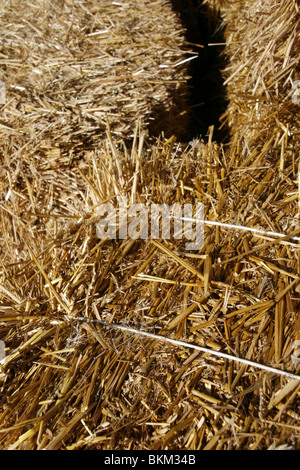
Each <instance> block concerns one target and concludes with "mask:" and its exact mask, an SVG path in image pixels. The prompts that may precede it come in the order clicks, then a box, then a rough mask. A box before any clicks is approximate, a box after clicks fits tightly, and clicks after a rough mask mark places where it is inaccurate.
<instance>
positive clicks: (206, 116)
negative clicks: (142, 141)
mask: <svg viewBox="0 0 300 470" xmlns="http://www.w3.org/2000/svg"><path fill="white" fill-rule="evenodd" d="M170 2H171V4H172V7H173V9H174V11H175V12H176V13H177V14H178V15H179V17H180V20H181V23H182V26H183V27H184V29H185V31H186V34H185V38H186V42H187V47H188V49H189V50H191V49H192V51H193V52H195V55H198V58H197V59H194V60H192V61H191V62H190V65H189V71H188V73H189V76H190V77H191V78H190V79H189V80H188V83H187V84H185V85H184V86H182V89H179V90H177V91H176V96H172V98H173V103H174V105H173V107H172V108H171V109H166V108H165V107H164V106H163V104H160V103H153V105H152V115H151V121H150V126H149V132H150V135H151V136H153V137H156V136H158V134H159V133H161V132H162V131H163V132H164V134H165V136H166V137H169V136H170V135H171V134H175V135H176V137H177V138H178V139H179V140H181V141H184V142H189V141H191V140H192V139H194V138H199V137H202V138H204V139H205V138H206V136H207V132H208V128H209V127H210V126H212V125H213V126H214V128H215V130H214V140H216V141H217V142H219V143H227V142H228V140H229V130H228V128H227V127H226V125H223V126H222V127H221V116H222V114H223V113H224V112H225V111H226V108H227V105H228V99H227V91H226V87H225V86H224V84H223V82H224V79H223V76H222V70H224V69H225V66H226V60H227V59H226V55H225V38H224V23H223V21H222V18H221V15H220V12H219V11H217V10H215V9H212V8H211V7H209V6H208V5H204V4H203V2H202V1H199V0H170ZM186 86H187V87H188V102H187V103H185V105H183V102H184V100H183V99H182V95H183V94H184V92H185V91H184V87H185V88H186ZM182 106H185V107H186V108H187V109H184V108H183V107H182Z"/></svg>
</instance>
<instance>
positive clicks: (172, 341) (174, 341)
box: [91, 320, 300, 381]
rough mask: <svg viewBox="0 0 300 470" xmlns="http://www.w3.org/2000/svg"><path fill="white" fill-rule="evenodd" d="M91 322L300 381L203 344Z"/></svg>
mask: <svg viewBox="0 0 300 470" xmlns="http://www.w3.org/2000/svg"><path fill="white" fill-rule="evenodd" d="M91 321H92V322H93V323H99V324H100V325H102V326H104V327H106V328H116V329H118V330H123V331H127V332H128V333H133V334H135V335H138V336H147V337H148V338H152V339H156V340H158V341H164V342H166V343H170V344H174V345H176V346H181V347H183V348H189V349H194V350H195V351H201V352H205V353H208V354H211V355H213V356H217V357H222V358H223V359H229V360H230V361H235V362H240V363H242V364H245V365H247V366H251V367H256V368H258V369H262V370H266V371H268V372H272V373H273V374H279V375H284V376H285V377H289V378H290V379H296V380H299V381H300V376H299V375H296V374H292V373H291V372H288V371H285V370H281V369H276V368H275V367H271V366H267V365H265V364H260V363H259V362H253V361H250V360H248V359H243V358H241V357H237V356H233V355H231V354H227V353H224V352H221V351H215V350H214V349H209V348H205V347H203V346H198V345H196V344H192V343H186V342H185V341H180V340H177V339H172V338H168V337H166V336H161V335H156V334H154V333H149V332H148V331H144V330H137V329H136V328H131V327H129V326H126V325H121V324H117V323H112V324H109V323H106V322H105V321H102V320H91Z"/></svg>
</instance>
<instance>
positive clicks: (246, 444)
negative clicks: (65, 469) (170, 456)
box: [0, 0, 300, 450]
mask: <svg viewBox="0 0 300 470" xmlns="http://www.w3.org/2000/svg"><path fill="white" fill-rule="evenodd" d="M13 3H14V6H15V5H16V3H17V2H13ZM13 3H12V2H6V3H5V5H4V9H3V11H2V22H1V25H2V26H1V27H2V31H5V34H4V33H3V34H2V39H1V41H2V44H1V58H0V60H1V61H2V62H1V64H2V65H3V67H2V68H1V74H2V76H1V79H2V80H4V81H5V82H6V83H7V80H8V77H11V84H10V86H9V87H7V90H8V92H7V102H6V104H5V105H3V106H2V108H1V113H2V117H1V123H0V126H1V127H0V129H1V133H2V134H1V139H2V140H1V157H0V158H1V167H0V174H1V179H0V185H1V186H0V197H1V203H0V226H1V229H0V234H1V235H0V315H1V318H0V340H2V341H4V343H5V347H6V351H5V353H6V357H5V358H3V359H1V358H0V359H1V363H2V364H1V366H0V393H1V395H0V404H1V408H0V448H1V449H25V450H30V449H34V450H35V449H49V450H56V449H67V450H73V449H83V450H93V449H100V450H105V449H106V450H115V449H124V450H135V449H146V450H147V449H150V450H155V449H158V450H165V449H174V450H179V449H183V450H184V449H188V450H201V449H207V450H213V449H216V450H231V449H247V450H248V449H253V450H254V449H258V450H263V449H272V448H276V449H277V448H292V449H299V435H300V434H299V430H300V427H299V393H300V388H299V387H300V382H299V380H298V379H297V377H299V373H300V369H299V367H300V365H299V364H298V361H297V351H296V349H295V344H296V343H295V342H296V341H298V340H300V324H299V313H298V312H299V306H300V298H299V248H298V247H299V236H300V235H299V234H300V227H299V223H298V214H299V186H298V185H299V179H298V178H299V174H298V167H299V153H297V152H298V142H297V139H296V137H295V136H296V135H297V134H296V130H294V129H293V128H292V125H291V121H289V116H290V115H291V114H288V113H287V111H286V110H287V109H291V113H292V112H293V116H294V118H295V116H296V110H295V108H294V107H292V105H290V104H289V102H288V101H287V100H286V101H285V105H284V110H285V113H286V114H284V116H287V118H286V119H285V120H284V119H283V114H280V116H279V115H278V119H277V120H278V122H279V117H280V124H281V126H280V125H279V124H278V123H277V120H276V119H273V120H272V121H271V120H269V121H268V126H267V125H266V122H267V121H266V118H264V119H263V120H262V127H261V128H260V129H258V130H257V129H256V130H255V129H254V130H253V122H252V121H253V118H252V117H251V116H249V115H248V117H247V116H246V115H245V116H244V117H245V120H244V121H243V120H239V119H236V120H234V119H232V121H230V125H231V130H232V140H231V143H230V145H224V146H222V145H219V144H217V143H215V141H214V129H213V127H211V128H210V130H209V133H208V137H207V139H206V141H204V139H203V140H202V139H195V140H193V141H192V142H190V143H189V144H183V143H181V142H180V140H179V139H178V136H179V135H180V134H181V130H180V129H181V126H182V125H183V124H184V120H183V121H182V123H181V124H180V127H179V128H177V129H174V128H173V129H172V132H174V134H176V135H177V139H176V137H174V136H170V137H169V136H167V137H169V138H166V137H165V136H163V135H162V136H160V137H159V138H157V139H153V138H150V136H149V128H150V127H151V125H150V117H152V116H153V114H152V112H153V103H154V102H155V100H157V101H158V102H159V105H160V109H161V106H162V108H163V109H169V110H171V114H173V113H174V109H177V108H176V107H177V106H179V108H180V109H181V111H180V113H181V112H182V110H183V109H185V108H184V105H183V103H184V99H185V96H186V95H185V93H186V89H185V86H184V84H183V85H182V81H185V80H186V76H187V69H185V68H184V67H183V68H181V65H178V66H177V67H176V64H178V63H179V62H181V61H182V60H184V58H186V57H187V49H186V45H185V44H184V34H183V31H182V28H181V26H180V23H179V20H178V17H177V16H176V15H175V14H174V13H173V11H172V9H171V6H170V5H169V4H168V3H167V2H164V1H155V2H148V1H147V0H143V1H142V2H141V1H140V2H135V1H134V2H127V3H126V2H124V3H123V2H122V5H120V4H119V3H118V2H108V1H102V0H101V2H97V4H95V3H93V2H84V3H82V2H76V1H75V2H74V1H72V2H68V1H66V2H59V1H55V2H51V3H49V2H42V1H38V2H35V4H34V5H33V4H30V5H29V4H28V5H26V7H24V5H23V4H22V9H21V7H20V8H13ZM214 3H218V2H214ZM235 3H236V2H235ZM265 3H266V5H267V6H266V8H267V10H266V11H268V13H270V14H271V13H272V12H274V11H277V14H278V15H279V13H280V12H281V11H282V10H281V9H280V6H279V3H278V2H276V1H273V2H271V0H270V1H268V2H265ZM246 4H247V5H246ZM292 4H293V5H295V2H290V1H287V2H285V5H286V11H289V12H290V15H291V17H292V18H290V19H289V25H290V27H292V29H290V30H288V29H285V28H284V35H283V39H282V40H283V43H284V44H288V43H289V42H288V37H289V35H293V34H294V33H293V31H294V29H293V28H294V27H295V24H296V19H295V18H296V16H295V15H294V10H292ZM20 5H21V3H20ZM260 5H261V2H258V1H256V2H243V7H245V9H243V8H241V10H240V11H239V13H238V15H237V16H238V17H239V19H237V18H234V17H233V3H232V2H222V5H220V6H221V7H222V14H223V15H224V21H225V19H226V22H227V28H230V27H232V28H233V33H232V37H233V36H234V34H237V35H238V34H244V35H245V37H247V38H248V37H249V35H250V37H251V38H252V37H253V42H254V43H255V40H254V39H255V38H257V41H258V42H259V41H260V40H262V39H263V38H264V39H263V40H264V41H267V44H269V38H270V37H271V36H272V38H273V37H274V36H273V33H272V31H271V29H269V30H268V34H267V32H265V31H261V28H262V21H267V15H265V16H263V19H261V18H262V17H261V16H259V17H258V18H256V16H255V18H254V19H253V21H251V22H250V21H245V23H243V24H244V26H243V28H242V32H239V31H238V28H237V24H238V21H240V22H243V21H244V17H245V12H246V11H247V12H249V15H250V14H251V15H254V13H255V8H259V7H260ZM246 7H247V10H246ZM271 7H273V9H272V8H271ZM272 18H273V20H274V16H272ZM279 22H280V21H279ZM229 23H230V24H229ZM254 24H257V27H258V31H257V33H259V32H260V31H261V34H263V38H262V39H260V36H259V34H257V35H256V36H255V34H254V26H253V25H254ZM264 24H265V23H264ZM230 25H231V26H230ZM249 25H250V26H251V27H250V26H249ZM291 25H292V26H291ZM293 25H294V26H293ZM247 27H249V28H250V29H251V34H250V32H249V31H248V32H247V31H246V30H247ZM166 31H168V32H169V34H166ZM230 37H231V36H230V34H229V29H228V37H227V41H228V46H227V47H228V55H229V56H230V61H231V66H232V68H233V69H234V70H235V71H236V70H238V69H239V67H241V62H242V63H243V60H244V55H243V56H242V58H241V56H240V55H239V54H236V55H235V54H233V47H237V43H236V41H234V40H232V41H231V39H230ZM154 38H155V40H154ZM247 40H248V39H247ZM284 41H285V42H284ZM283 43H282V44H283ZM289 44H290V43H289ZM250 46H251V45H250ZM254 47H256V48H258V45H256V46H254ZM244 48H245V49H247V48H246V47H245V46H244ZM262 49H263V51H262V50H261V49H257V53H256V54H254V53H253V52H252V53H251V50H252V49H251V47H249V52H247V51H244V54H247V53H249V57H248V59H249V70H254V68H255V65H256V63H257V61H258V57H259V58H261V63H263V61H264V60H265V57H264V51H265V48H262ZM238 50H239V52H240V54H241V49H240V48H239V49H238ZM280 50H281V49H280ZM285 50H286V51H287V49H285ZM296 52H297V51H296V49H293V47H291V48H290V49H289V50H288V52H286V54H287V57H290V59H288V60H291V62H293V61H294V60H295V57H296ZM293 54H295V55H293ZM289 55H290V56H289ZM278 60H279V59H278ZM251 61H252V63H251V64H250V62H251ZM170 64H171V65H172V66H171V67H170V68H169V67H168V68H167V67H159V65H170ZM266 64H269V65H266V66H265V67H266V69H263V70H264V74H266V75H264V76H267V75H268V74H269V75H268V77H269V78H268V79H270V76H271V75H272V72H273V69H272V70H271V72H270V71H268V70H267V68H268V67H270V68H272V67H273V62H272V61H271V62H266ZM270 64H272V67H271V65H270ZM182 65H183V66H184V64H182ZM250 65H251V66H250ZM286 65H287V64H286ZM279 69H280V66H279V65H278V68H276V73H277V72H278V70H279ZM241 70H242V68H241ZM280 70H283V69H280ZM284 70H285V69H284ZM139 72H140V73H139ZM135 73H137V75H134V74H135ZM226 73H228V70H227V71H225V74H226ZM237 74H238V72H237ZM237 74H236V75H235V77H236V76H237ZM253 74H254V71H253ZM248 78H249V79H250V75H249V77H248ZM234 80H235V78H234V77H232V78H231V81H228V83H227V86H228V90H229V97H230V103H229V108H228V109H229V110H228V113H229V114H228V116H229V115H230V116H233V114H234V113H233V110H234V109H235V110H236V111H235V112H236V113H237V114H238V113H240V115H242V109H243V107H246V108H247V106H246V104H245V102H240V106H239V107H236V108H234V106H236V100H235V99H234V98H233V93H234V92H233V89H234V87H233V81H234ZM241 80H242V77H241ZM276 80H281V78H278V77H277V78H276ZM173 82H174V83H173ZM231 82H232V84H231ZM247 83H248V82H247ZM261 83H262V82H261ZM260 85H261V84H260ZM260 85H259V86H260ZM249 86H250V85H249ZM251 86H254V85H253V83H252V85H251ZM270 86H271V85H270ZM286 86H287V85H286ZM14 87H15V88H14ZM16 87H17V88H16ZM18 87H19V88H18ZM22 87H23V88H22ZM173 87H174V88H175V91H176V90H179V91H178V93H179V92H180V93H179V94H181V92H182V93H183V95H181V96H182V97H183V98H182V99H183V101H181V98H180V99H179V103H181V104H180V105H178V101H176V100H177V99H176V96H175V97H174V88H173ZM236 87H237V88H236V92H237V94H238V92H239V90H240V88H239V85H238V84H236ZM250 89H251V93H252V92H253V90H254V88H250ZM257 89H259V88H257ZM176 94H177V92H176V93H175V95H176ZM254 95H255V92H254ZM149 97H150V99H149ZM84 100H86V101H84ZM172 100H175V101H174V102H173V101H172ZM174 103H175V104H174ZM168 106H169V108H168ZM181 106H183V108H181ZM269 106H270V109H271V112H273V110H274V107H272V103H269ZM293 106H294V104H293ZM289 107H290V108H289ZM95 108H97V109H95ZM263 109H264V108H262V112H263ZM230 110H231V111H230ZM97 113H99V114H97ZM180 113H179V114H180ZM280 113H281V111H280ZM169 115H170V114H169ZM188 115H189V110H188V109H186V113H185V114H184V116H185V118H186V117H187V116H188ZM161 116H162V118H163V117H164V116H165V115H164V114H163V113H162V115H161ZM247 119H248V121H247ZM175 121H176V120H175ZM179 121H180V119H179ZM239 122H240V127H239V128H238V127H237V126H238V125H239ZM247 122H248V126H247ZM156 124H157V125H158V126H159V121H157V123H156ZM161 126H162V127H163V126H164V123H161ZM278 126H279V127H280V129H281V131H280V132H281V134H280V135H281V136H282V135H283V133H284V132H285V134H284V135H285V139H282V140H280V135H279V134H278V132H279V131H278V129H279V127H278ZM282 126H283V127H282ZM288 126H290V127H288ZM184 127H185V126H184ZM285 128H287V129H288V130H289V132H286V131H285ZM260 130H261V131H262V132H261V133H260V132H258V131H260ZM177 132H178V133H177ZM260 139H261V140H260ZM274 142H275V144H276V145H275V144H274ZM277 144H278V145H279V146H280V149H277V147H278V145H277ZM274 145H275V146H274ZM272 152H273V153H272ZM276 152H281V153H280V158H278V159H276V158H275V157H274V160H273V161H271V160H270V155H275V156H276V155H277V153H276ZM120 196H123V197H124V196H126V197H127V200H128V205H130V204H131V203H133V202H137V203H143V204H144V205H146V206H149V205H150V204H151V203H156V204H162V203H166V204H173V203H179V204H181V205H182V204H184V203H190V204H195V203H196V202H201V203H203V204H204V207H205V213H204V217H205V221H206V223H205V237H204V244H203V246H202V248H201V249H200V250H198V251H196V252H194V251H187V250H186V249H185V246H184V241H183V240H176V239H174V238H171V239H170V240H163V239H162V240H160V239H158V240H152V239H151V238H149V239H146V240H143V239H133V238H126V239H120V240H119V239H116V240H110V239H105V240H102V239H99V238H98V236H97V232H96V226H97V223H98V222H99V212H98V209H99V206H100V205H101V204H103V203H104V202H105V203H107V202H108V203H111V204H116V203H117V201H118V197H120ZM114 325H119V326H122V329H118V328H117V327H115V326H114ZM126 328H127V329H126ZM133 329H134V331H135V332H134V331H133ZM137 331H140V332H141V331H145V332H148V333H151V334H153V335H154V336H153V337H149V336H148V337H146V336H142V335H141V334H140V335H139V334H138V333H137ZM157 335H159V337H157ZM161 337H165V338H168V339H170V340H172V341H174V342H173V343H170V342H167V341H164V340H163V339H162V338H161ZM180 340H182V341H185V342H187V343H189V344H190V345H191V347H190V348H187V347H183V346H181V347H180V346H178V345H176V343H175V341H180ZM192 345H196V346H199V347H201V346H203V347H206V348H208V349H209V350H211V351H213V352H214V354H209V352H203V351H200V350H197V349H194V350H193V348H192ZM222 353H228V355H230V356H231V357H232V358H233V360H230V359H228V358H226V357H224V356H222ZM234 358H244V359H246V360H249V361H252V365H247V364H241V363H239V362H237V361H235V360H234ZM255 364H258V365H259V364H262V365H266V366H272V367H273V369H272V371H269V372H268V371H266V370H263V369H261V368H259V367H258V366H255ZM276 370H277V371H278V372H283V374H279V373H276ZM285 372H286V373H290V374H294V375H295V377H296V378H294V379H291V378H290V377H289V376H288V375H284V373H285Z"/></svg>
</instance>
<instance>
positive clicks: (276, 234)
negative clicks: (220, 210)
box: [170, 216, 300, 241]
mask: <svg viewBox="0 0 300 470" xmlns="http://www.w3.org/2000/svg"><path fill="white" fill-rule="evenodd" d="M171 218H172V217H171V216H170V219H171ZM174 219H178V220H183V221H187V222H201V223H204V224H206V225H216V226H219V227H226V228H233V229H236V230H245V231H246V232H254V233H259V234H261V235H265V236H270V237H282V238H285V237H286V238H288V235H286V234H284V233H280V232H272V231H270V230H263V229H259V228H253V227H247V226H245V225H238V224H228V223H224V222H217V221H216V220H205V219H203V220H202V219H195V218H193V217H174ZM290 238H291V240H295V241H300V237H290Z"/></svg>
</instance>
